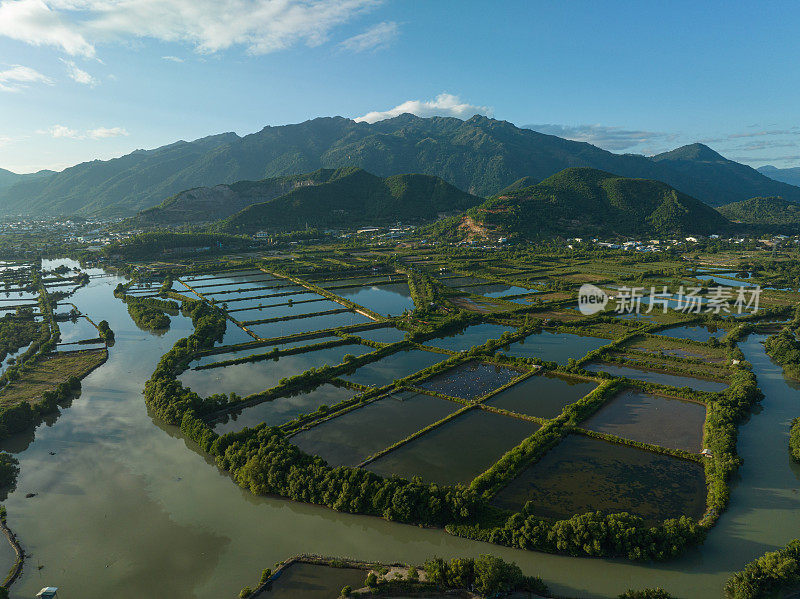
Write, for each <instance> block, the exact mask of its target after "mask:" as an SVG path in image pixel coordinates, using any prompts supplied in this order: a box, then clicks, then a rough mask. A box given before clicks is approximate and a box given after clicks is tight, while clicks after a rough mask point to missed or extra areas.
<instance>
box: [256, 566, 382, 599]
mask: <svg viewBox="0 0 800 599" xmlns="http://www.w3.org/2000/svg"><path fill="white" fill-rule="evenodd" d="M366 577H367V572H366V571H365V570H358V569H356V568H332V567H330V566H318V565H316V564H306V563H302V562H300V563H295V564H292V565H291V566H289V567H288V568H286V569H285V570H283V571H282V572H281V575H280V578H278V579H277V580H276V581H275V582H273V583H272V588H271V589H270V590H268V591H267V592H266V593H264V594H263V595H261V597H262V598H263V599H336V597H338V596H339V593H340V591H341V590H342V588H343V587H345V586H349V587H351V588H354V589H360V588H361V587H363V586H364V580H365V579H366Z"/></svg>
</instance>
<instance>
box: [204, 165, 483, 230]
mask: <svg viewBox="0 0 800 599" xmlns="http://www.w3.org/2000/svg"><path fill="white" fill-rule="evenodd" d="M481 201H482V199H481V198H478V197H475V196H472V195H469V194H467V193H464V192H463V191H461V190H459V189H456V188H455V187H453V186H452V185H450V184H449V183H446V182H444V181H442V180H441V179H439V178H438V177H432V176H430V175H392V176H391V177H385V178H383V177H378V176H376V175H373V174H371V173H368V172H367V171H365V170H363V169H360V168H354V167H353V168H345V169H339V170H337V171H334V172H330V173H329V177H328V180H327V182H324V183H320V184H318V185H313V186H302V187H296V188H295V189H293V190H292V191H290V192H289V193H287V194H285V195H282V196H279V197H277V198H274V199H271V200H269V201H267V202H262V203H259V204H253V205H251V206H248V207H247V208H245V209H243V210H241V211H240V212H237V213H236V214H234V215H232V216H230V217H228V218H226V219H224V220H222V221H220V222H218V223H215V224H214V225H212V226H211V227H209V230H210V231H213V232H216V233H237V234H240V233H249V234H252V233H255V232H257V231H259V230H270V231H291V230H297V229H304V228H307V227H315V228H323V229H324V228H352V227H357V226H362V225H380V224H389V223H394V222H398V221H402V222H407V223H412V222H417V223H418V222H423V221H430V220H434V219H436V218H437V216H438V215H439V213H442V212H456V211H458V212H461V211H463V210H466V209H468V208H471V207H473V206H476V205H477V204H479V203H480V202H481Z"/></svg>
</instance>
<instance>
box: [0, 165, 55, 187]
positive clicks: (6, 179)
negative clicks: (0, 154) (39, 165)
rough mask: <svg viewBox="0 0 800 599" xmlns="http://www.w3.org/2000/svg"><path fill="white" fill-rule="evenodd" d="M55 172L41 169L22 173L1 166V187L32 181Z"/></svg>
mask: <svg viewBox="0 0 800 599" xmlns="http://www.w3.org/2000/svg"><path fill="white" fill-rule="evenodd" d="M55 174H56V172H55V171H48V170H41V171H37V172H35V173H25V174H21V175H20V174H18V173H13V172H11V171H7V170H6V169H4V168H0V189H7V188H8V187H11V186H13V185H16V184H17V183H22V182H24V181H31V180H34V179H42V178H45V177H49V176H50V175H55Z"/></svg>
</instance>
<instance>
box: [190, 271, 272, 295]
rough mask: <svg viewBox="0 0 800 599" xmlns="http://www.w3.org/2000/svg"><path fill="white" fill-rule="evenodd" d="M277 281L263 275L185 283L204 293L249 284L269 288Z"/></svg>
mask: <svg viewBox="0 0 800 599" xmlns="http://www.w3.org/2000/svg"><path fill="white" fill-rule="evenodd" d="M277 281H278V279H276V278H275V277H272V276H270V275H267V274H263V275H261V276H259V275H253V276H252V277H239V278H235V277H233V278H232V277H225V278H221V279H209V280H205V281H187V282H188V283H189V284H190V285H191V286H192V287H194V288H195V289H199V290H200V291H202V292H205V291H206V290H208V291H211V290H212V289H214V288H219V289H222V288H224V287H227V286H232V287H236V286H238V285H251V284H256V285H264V286H270V285H272V284H274V283H276V282H277Z"/></svg>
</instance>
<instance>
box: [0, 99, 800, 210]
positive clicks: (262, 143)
mask: <svg viewBox="0 0 800 599" xmlns="http://www.w3.org/2000/svg"><path fill="white" fill-rule="evenodd" d="M687 148H689V150H688V151H685V150H684V149H679V150H676V151H674V152H670V153H667V154H662V155H660V156H656V157H654V158H653V159H650V158H647V157H645V156H637V155H632V154H613V153H611V152H607V151H606V150H602V149H600V148H597V147H595V146H593V145H591V144H588V143H583V142H575V141H569V140H566V139H562V138H560V137H556V136H553V135H545V134H543V133H538V132H536V131H531V130H529V129H521V128H519V127H516V126H514V125H513V124H511V123H509V122H506V121H498V120H495V119H490V118H487V117H483V116H474V117H472V118H470V119H468V120H465V121H462V120H460V119H456V118H451V117H431V118H420V117H416V116H413V115H410V114H404V115H400V116H398V117H395V118H392V119H387V120H384V121H379V122H377V123H373V124H369V123H363V122H360V123H357V122H355V121H353V120H350V119H345V118H342V117H326V118H318V119H314V120H311V121H306V122H304V123H299V124H294V125H284V126H279V127H265V128H264V129H262V130H261V131H259V132H257V133H253V134H250V135H246V136H244V137H239V136H238V135H236V134H235V133H223V134H220V135H214V136H210V137H205V138H202V139H198V140H196V141H192V142H185V141H179V142H176V143H174V144H170V145H168V146H164V147H161V148H157V149H154V150H147V151H145V150H137V151H135V152H133V153H131V154H128V155H126V156H122V157H120V158H116V159H114V160H107V161H100V160H95V161H92V162H87V163H83V164H79V165H76V166H74V167H71V168H68V169H65V170H64V171H62V172H60V173H57V174H55V175H53V176H51V177H48V178H46V179H43V180H38V181H23V182H21V183H18V184H16V185H14V186H13V187H11V188H9V189H5V190H0V206H2V211H4V212H6V213H9V212H11V213H14V212H27V213H29V214H78V215H90V214H91V215H105V216H109V215H133V214H135V213H136V212H138V211H140V210H143V209H145V208H150V207H152V206H155V205H157V204H159V203H160V202H161V201H163V200H164V198H167V197H171V196H174V195H175V194H177V193H180V192H181V191H183V190H186V189H192V188H196V187H202V186H215V185H219V184H227V185H230V184H232V183H234V182H236V181H243V180H251V181H255V180H262V179H265V178H270V177H280V176H284V175H291V174H297V173H307V172H312V171H315V170H317V169H320V168H328V169H331V168H342V167H347V166H358V167H361V168H364V169H366V170H368V171H369V172H372V173H375V174H377V175H379V176H389V175H394V174H399V173H424V174H428V175H434V176H437V177H440V178H442V179H444V180H445V181H447V182H448V183H450V184H452V185H455V186H456V187H458V188H459V189H461V190H464V191H467V192H469V193H472V194H475V195H479V196H484V197H487V196H490V195H493V194H496V193H498V192H499V190H502V189H503V188H505V187H506V186H508V185H510V184H512V183H513V182H514V181H517V180H518V179H521V178H523V177H529V178H530V180H531V181H537V182H538V181H541V180H543V179H545V178H547V177H549V176H551V175H553V174H555V173H557V172H559V171H561V170H563V169H565V168H568V167H591V168H596V169H600V170H603V171H606V172H612V173H616V174H617V175H620V176H624V177H641V178H649V179H656V180H660V181H664V182H666V183H669V184H670V185H672V186H673V187H675V188H676V189H679V190H680V191H682V192H683V193H686V194H688V195H691V196H693V197H697V198H699V199H701V200H703V201H705V202H707V203H709V204H712V205H721V204H726V203H730V202H733V201H738V200H743V199H747V198H750V197H755V196H782V197H784V198H785V199H788V200H792V201H798V202H800V188H797V187H793V186H790V185H786V184H784V183H780V182H777V181H774V180H772V179H770V178H768V177H765V176H764V175H762V174H760V173H758V172H757V171H755V170H753V169H751V168H750V167H748V166H745V165H741V164H738V163H735V162H732V161H728V160H725V159H724V158H722V157H721V156H719V155H718V154H716V153H714V152H713V151H712V150H710V149H708V148H706V147H705V146H699V145H696V146H687ZM692 148H694V149H695V151H692ZM703 148H705V149H707V150H708V152H711V153H712V154H713V156H712V155H709V156H706V155H705V154H706V152H704V151H703V152H701V151H698V150H699V149H703Z"/></svg>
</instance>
